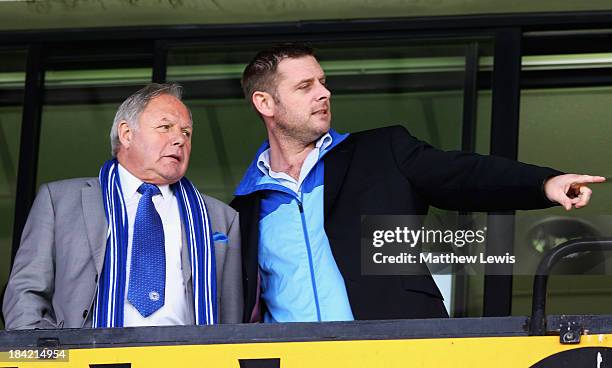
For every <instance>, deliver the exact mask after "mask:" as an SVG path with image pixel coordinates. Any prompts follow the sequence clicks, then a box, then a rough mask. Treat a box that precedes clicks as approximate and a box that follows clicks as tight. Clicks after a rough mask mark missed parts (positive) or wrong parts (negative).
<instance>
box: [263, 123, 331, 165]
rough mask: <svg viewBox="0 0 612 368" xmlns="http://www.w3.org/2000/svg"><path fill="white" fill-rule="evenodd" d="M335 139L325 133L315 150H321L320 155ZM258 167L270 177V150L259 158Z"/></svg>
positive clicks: (316, 144)
mask: <svg viewBox="0 0 612 368" xmlns="http://www.w3.org/2000/svg"><path fill="white" fill-rule="evenodd" d="M332 141H333V138H332V136H331V135H330V134H329V132H327V133H325V135H324V136H322V137H321V138H319V140H317V142H316V143H315V148H316V149H318V150H319V155H320V154H321V152H322V151H324V150H325V149H326V148H327V147H329V146H330V145H331V144H332ZM257 167H258V168H259V170H260V171H261V172H262V173H263V174H264V175H270V169H271V168H270V148H268V149H267V150H265V151H263V152H262V153H261V154H260V155H259V157H258V158H257Z"/></svg>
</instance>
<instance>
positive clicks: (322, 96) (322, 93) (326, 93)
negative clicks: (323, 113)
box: [317, 82, 331, 100]
mask: <svg viewBox="0 0 612 368" xmlns="http://www.w3.org/2000/svg"><path fill="white" fill-rule="evenodd" d="M318 93H319V97H318V98H317V99H318V100H329V98H330V97H331V92H330V90H329V89H327V86H325V85H324V84H323V83H321V82H319V91H318Z"/></svg>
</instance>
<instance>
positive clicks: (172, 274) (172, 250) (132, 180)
mask: <svg viewBox="0 0 612 368" xmlns="http://www.w3.org/2000/svg"><path fill="white" fill-rule="evenodd" d="M119 180H120V181H121V190H122V193H123V198H124V200H125V206H126V210H127V215H128V226H129V228H128V248H127V262H126V268H127V269H126V287H125V297H124V314H123V319H124V321H123V325H124V326H125V327H130V326H163V325H184V324H187V323H188V322H187V321H190V318H189V316H188V313H189V309H188V308H187V305H188V304H187V303H191V301H188V300H187V293H186V292H185V290H186V289H185V283H184V280H183V272H182V263H181V249H182V246H183V245H182V243H183V236H182V230H181V217H180V213H179V207H178V201H177V199H176V197H175V196H174V193H173V192H172V190H171V189H170V186H169V185H161V186H158V187H159V190H160V192H161V195H156V196H154V197H153V204H154V205H155V209H156V210H157V212H158V213H159V217H161V221H162V224H163V227H164V239H165V249H166V289H165V293H166V294H165V301H164V305H163V306H162V307H161V308H160V309H158V310H157V311H155V312H154V313H153V314H151V315H150V316H149V317H146V318H145V317H143V316H142V315H141V314H140V313H139V312H138V310H137V309H136V308H134V306H133V305H132V303H130V302H129V301H128V299H127V294H128V288H129V285H130V266H131V260H132V239H133V236H134V221H135V220H136V211H137V210H138V202H139V201H140V197H142V194H140V193H138V188H139V187H140V185H141V184H142V183H143V182H142V181H141V180H140V179H138V178H137V177H135V176H134V175H132V174H131V173H130V172H129V171H127V170H126V169H125V168H124V167H123V166H121V165H119Z"/></svg>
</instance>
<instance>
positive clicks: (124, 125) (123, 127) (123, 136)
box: [117, 120, 134, 148]
mask: <svg viewBox="0 0 612 368" xmlns="http://www.w3.org/2000/svg"><path fill="white" fill-rule="evenodd" d="M117 133H118V135H119V142H121V145H122V146H124V147H125V148H128V147H129V146H130V143H131V142H132V136H133V134H134V132H133V131H132V128H130V125H129V124H128V122H127V121H125V120H121V121H120V122H119V125H118V126H117Z"/></svg>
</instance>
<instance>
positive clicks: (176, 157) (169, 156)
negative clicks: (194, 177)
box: [164, 154, 183, 162]
mask: <svg viewBox="0 0 612 368" xmlns="http://www.w3.org/2000/svg"><path fill="white" fill-rule="evenodd" d="M164 157H165V158H169V159H171V160H175V161H177V162H181V161H182V159H183V158H182V157H181V155H174V154H170V155H165V156H164Z"/></svg>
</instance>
